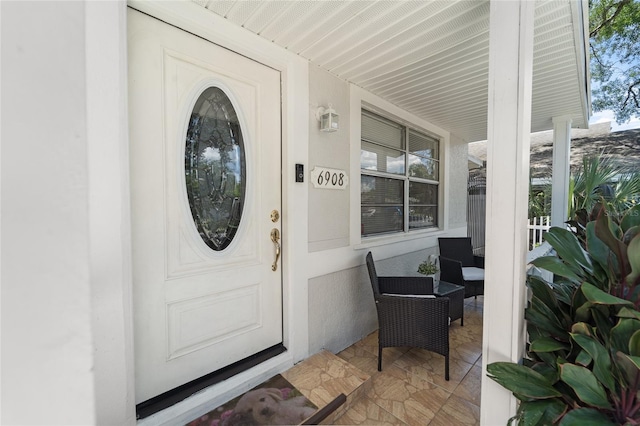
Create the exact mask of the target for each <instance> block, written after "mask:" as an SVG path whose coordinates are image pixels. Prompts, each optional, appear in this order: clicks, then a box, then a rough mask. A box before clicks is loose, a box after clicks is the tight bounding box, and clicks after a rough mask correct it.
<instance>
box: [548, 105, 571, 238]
mask: <svg viewBox="0 0 640 426" xmlns="http://www.w3.org/2000/svg"><path fill="white" fill-rule="evenodd" d="M570 151H571V117H569V116H561V117H553V178H552V183H551V226H564V223H565V221H566V220H567V216H568V215H569V166H570V161H569V156H570Z"/></svg>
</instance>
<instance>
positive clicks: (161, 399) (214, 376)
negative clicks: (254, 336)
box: [136, 343, 287, 420]
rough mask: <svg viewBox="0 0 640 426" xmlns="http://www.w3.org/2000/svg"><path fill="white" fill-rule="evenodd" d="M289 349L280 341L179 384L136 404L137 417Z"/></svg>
mask: <svg viewBox="0 0 640 426" xmlns="http://www.w3.org/2000/svg"><path fill="white" fill-rule="evenodd" d="M286 351H287V348H285V347H284V345H282V343H279V344H277V345H274V346H272V347H270V348H267V349H265V350H263V351H260V352H258V353H257V354H254V355H251V356H249V357H247V358H245V359H242V360H240V361H238V362H235V363H233V364H231V365H228V366H226V367H224V368H221V369H220V370H217V371H214V372H212V373H209V374H207V375H205V376H202V377H200V378H198V379H195V380H192V381H190V382H188V383H185V384H184V385H181V386H178V387H177V388H175V389H171V390H170V391H167V392H165V393H162V394H160V395H158V396H156V397H153V398H151V399H149V400H147V401H144V402H141V403H140V404H137V405H136V418H137V419H138V420H141V419H144V418H146V417H149V416H152V415H153V414H156V413H158V412H160V411H162V410H165V409H167V408H169V407H172V406H175V405H176V404H178V403H180V402H181V401H184V400H186V399H187V398H189V397H191V396H193V395H194V394H196V393H198V392H200V391H202V390H203V389H206V388H210V387H212V386H214V385H216V384H219V383H221V382H223V381H226V380H228V379H230V378H232V377H234V376H237V375H239V374H241V373H243V372H246V371H248V370H250V369H252V368H254V367H256V366H258V365H259V364H262V363H264V362H265V361H268V360H270V359H271V358H274V357H277V356H278V355H281V354H283V353H285V352H286Z"/></svg>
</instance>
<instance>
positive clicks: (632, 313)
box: [616, 307, 640, 320]
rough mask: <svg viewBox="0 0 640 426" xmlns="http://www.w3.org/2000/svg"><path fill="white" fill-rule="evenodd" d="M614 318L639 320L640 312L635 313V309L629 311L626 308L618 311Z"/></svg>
mask: <svg viewBox="0 0 640 426" xmlns="http://www.w3.org/2000/svg"><path fill="white" fill-rule="evenodd" d="M616 316H618V317H620V318H634V319H637V320H640V312H638V311H636V310H635V309H631V308H627V307H623V308H622V309H620V311H618V314H617V315H616Z"/></svg>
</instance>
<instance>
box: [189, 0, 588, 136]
mask: <svg viewBox="0 0 640 426" xmlns="http://www.w3.org/2000/svg"><path fill="white" fill-rule="evenodd" d="M193 1H194V2H195V3H197V4H199V5H200V6H203V7H206V8H207V9H208V10H210V11H211V12H213V13H216V14H218V15H220V16H222V17H224V18H226V19H228V20H229V21H231V22H233V23H235V24H237V25H240V26H242V27H244V28H246V29H248V30H249V31H252V32H254V33H256V34H258V35H260V36H261V37H264V38H266V39H268V40H270V41H272V42H273V43H275V44H277V45H280V46H282V47H284V48H286V49H288V50H290V51H291V52H294V53H296V54H298V55H300V56H302V57H304V58H306V59H308V60H309V61H311V62H312V63H314V64H316V65H318V66H320V67H322V68H324V69H325V70H327V71H329V72H331V73H332V74H334V75H336V76H338V77H340V78H342V79H344V80H347V81H349V82H352V83H354V84H356V85H358V86H360V87H362V88H364V89H366V90H368V91H370V92H372V93H374V94H376V95H378V96H380V97H382V98H384V99H386V100H388V101H390V102H392V103H394V104H396V105H397V106H399V107H400V108H402V109H405V110H407V111H409V112H411V113H413V114H415V115H417V116H420V117H423V118H424V119H425V120H427V121H430V122H432V123H433V124H436V125H438V126H440V127H442V128H444V129H447V130H450V131H451V132H452V133H454V134H456V135H458V136H460V137H462V138H463V139H464V140H466V141H468V142H471V141H476V140H483V139H486V134H487V91H488V73H489V1H480V0H473V1H469V0H467V1H454V0H447V1H426V0H419V1H398V0H354V1H346V0H336V1H316V0H296V1H291V0H285V1H278V0H274V1H247V0H193ZM584 7H586V6H585V5H584V3H582V2H581V1H579V2H575V1H568V0H562V1H536V11H535V41H534V43H535V50H534V65H533V101H532V120H531V121H532V123H531V130H532V131H541V130H548V129H550V128H552V122H551V118H552V117H554V116H560V115H569V116H571V117H572V119H573V127H578V128H585V127H587V122H588V111H589V108H590V104H589V102H590V101H589V99H590V98H589V95H588V92H589V85H588V70H587V68H586V59H585V51H586V50H585V46H586V39H585V35H584V26H583V22H584V15H583V8H584Z"/></svg>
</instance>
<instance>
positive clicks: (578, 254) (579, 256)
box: [544, 227, 593, 274]
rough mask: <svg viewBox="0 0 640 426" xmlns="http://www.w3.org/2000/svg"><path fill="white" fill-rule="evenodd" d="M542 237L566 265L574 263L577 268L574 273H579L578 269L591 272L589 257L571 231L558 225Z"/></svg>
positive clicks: (591, 266)
mask: <svg viewBox="0 0 640 426" xmlns="http://www.w3.org/2000/svg"><path fill="white" fill-rule="evenodd" d="M544 238H545V240H546V241H547V242H548V243H549V244H551V246H552V247H553V248H554V249H555V250H556V252H557V253H558V256H559V257H560V258H561V259H562V260H563V261H564V262H565V263H566V265H567V266H569V267H570V268H573V265H576V266H577V267H578V268H576V269H577V270H574V271H575V272H576V273H578V274H580V273H581V271H580V269H583V270H585V271H587V272H589V273H591V272H593V265H592V264H591V259H589V256H587V253H586V252H585V251H584V250H583V249H582V246H581V245H580V242H579V241H578V239H577V238H576V236H575V235H574V234H573V233H572V232H570V231H568V230H566V229H562V228H559V227H552V228H551V229H549V232H547V233H546V234H545V237H544Z"/></svg>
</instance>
